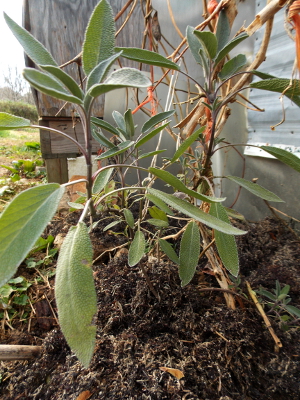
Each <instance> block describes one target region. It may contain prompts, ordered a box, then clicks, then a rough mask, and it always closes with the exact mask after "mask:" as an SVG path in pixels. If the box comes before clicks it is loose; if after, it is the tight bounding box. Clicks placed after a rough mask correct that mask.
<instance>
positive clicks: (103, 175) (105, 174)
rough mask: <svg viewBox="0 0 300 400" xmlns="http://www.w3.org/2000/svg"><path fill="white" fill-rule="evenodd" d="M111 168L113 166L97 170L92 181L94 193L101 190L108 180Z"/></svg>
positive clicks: (111, 171)
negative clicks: (97, 172)
mask: <svg viewBox="0 0 300 400" xmlns="http://www.w3.org/2000/svg"><path fill="white" fill-rule="evenodd" d="M113 170H114V169H113V168H108V169H105V170H103V171H100V172H99V174H98V175H97V176H96V178H95V180H94V183H93V188H92V190H93V193H94V194H95V193H100V192H102V190H103V189H104V187H105V185H106V184H107V183H108V182H109V180H110V177H111V174H112V173H113Z"/></svg>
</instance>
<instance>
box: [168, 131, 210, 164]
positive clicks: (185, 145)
mask: <svg viewBox="0 0 300 400" xmlns="http://www.w3.org/2000/svg"><path fill="white" fill-rule="evenodd" d="M204 130H205V127H204V126H203V127H201V128H199V129H197V130H196V131H195V132H194V133H192V134H191V136H189V137H188V138H187V139H185V140H184V141H183V142H182V143H181V145H180V146H179V148H178V149H177V150H176V152H175V154H174V156H173V157H172V160H171V162H172V163H174V162H175V161H176V160H178V158H179V157H180V156H182V154H183V153H184V152H185V151H186V150H187V149H188V148H189V147H190V146H191V145H192V144H193V143H194V142H195V140H197V139H198V138H199V135H200V133H203V132H204Z"/></svg>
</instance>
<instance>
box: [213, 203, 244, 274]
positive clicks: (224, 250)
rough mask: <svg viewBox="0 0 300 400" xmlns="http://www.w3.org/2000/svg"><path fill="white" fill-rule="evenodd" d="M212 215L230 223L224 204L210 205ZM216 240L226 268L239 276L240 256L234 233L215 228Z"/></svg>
mask: <svg viewBox="0 0 300 400" xmlns="http://www.w3.org/2000/svg"><path fill="white" fill-rule="evenodd" d="M209 213H210V215H213V216H214V217H216V218H218V219H220V220H221V221H224V222H226V223H227V224H230V220H229V218H228V215H227V213H226V210H225V207H223V206H222V204H219V203H214V204H211V206H210V212H209ZM215 240H216V246H217V249H218V253H219V256H220V257H221V260H222V262H223V264H224V266H225V268H226V269H227V270H228V271H229V272H230V273H231V274H232V275H233V276H238V273H239V257H238V251H237V245H236V242H235V238H234V236H233V235H227V234H226V233H223V232H219V231H217V230H215Z"/></svg>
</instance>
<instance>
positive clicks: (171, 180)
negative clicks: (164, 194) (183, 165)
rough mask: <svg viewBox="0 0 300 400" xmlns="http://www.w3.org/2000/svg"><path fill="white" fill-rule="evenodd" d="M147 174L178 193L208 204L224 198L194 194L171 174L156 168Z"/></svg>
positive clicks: (150, 169)
mask: <svg viewBox="0 0 300 400" xmlns="http://www.w3.org/2000/svg"><path fill="white" fill-rule="evenodd" d="M149 172H150V173H151V174H153V175H155V176H157V177H158V178H160V179H162V180H163V181H164V182H166V183H168V184H169V185H171V186H173V188H175V189H177V190H178V191H179V192H183V193H186V194H187V195H189V196H190V197H195V198H196V199H198V200H201V201H206V202H208V203H212V202H221V201H224V200H225V198H220V199H219V198H216V197H209V196H205V195H204V194H200V193H198V192H195V191H194V190H191V189H188V188H187V187H186V186H185V184H184V183H182V182H181V180H179V179H178V178H176V176H174V175H173V174H171V173H170V172H168V171H164V170H162V169H158V168H152V167H150V168H149Z"/></svg>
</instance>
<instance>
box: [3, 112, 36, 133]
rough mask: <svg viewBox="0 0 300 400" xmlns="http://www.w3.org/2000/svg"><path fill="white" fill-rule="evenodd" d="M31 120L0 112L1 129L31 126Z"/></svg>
mask: <svg viewBox="0 0 300 400" xmlns="http://www.w3.org/2000/svg"><path fill="white" fill-rule="evenodd" d="M29 127H30V121H29V119H25V118H22V117H16V116H15V115H11V114H7V113H5V112H0V131H3V130H6V129H20V128H29Z"/></svg>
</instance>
